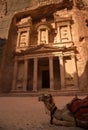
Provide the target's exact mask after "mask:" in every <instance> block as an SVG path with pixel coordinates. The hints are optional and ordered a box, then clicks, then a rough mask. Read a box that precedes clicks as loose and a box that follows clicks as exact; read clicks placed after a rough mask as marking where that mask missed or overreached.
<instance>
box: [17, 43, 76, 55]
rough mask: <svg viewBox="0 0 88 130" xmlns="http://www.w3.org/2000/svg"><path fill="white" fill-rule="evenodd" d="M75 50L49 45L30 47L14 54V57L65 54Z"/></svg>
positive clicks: (73, 48)
mask: <svg viewBox="0 0 88 130" xmlns="http://www.w3.org/2000/svg"><path fill="white" fill-rule="evenodd" d="M71 50H75V47H68V48H66V47H58V46H53V45H49V44H47V45H46V44H41V45H37V46H32V47H29V48H27V49H26V50H20V51H19V52H16V53H15V55H26V54H41V53H48V52H51V53H52V52H60V51H61V52H66V51H71Z"/></svg>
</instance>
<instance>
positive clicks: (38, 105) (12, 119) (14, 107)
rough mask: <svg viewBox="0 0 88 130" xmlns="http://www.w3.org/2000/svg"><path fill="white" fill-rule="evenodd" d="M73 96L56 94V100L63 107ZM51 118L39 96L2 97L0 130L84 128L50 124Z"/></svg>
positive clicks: (0, 103)
mask: <svg viewBox="0 0 88 130" xmlns="http://www.w3.org/2000/svg"><path fill="white" fill-rule="evenodd" d="M72 98H73V97H72V96H69V97H67V96H63V97H62V96H55V97H54V100H55V103H56V105H57V106H58V107H60V108H62V107H63V105H64V104H66V103H67V102H69V101H70V100H71V99H72ZM49 119H50V117H49V115H47V114H45V109H44V104H43V103H42V102H39V101H38V97H0V130H83V129H81V128H76V127H63V126H54V125H50V124H49Z"/></svg>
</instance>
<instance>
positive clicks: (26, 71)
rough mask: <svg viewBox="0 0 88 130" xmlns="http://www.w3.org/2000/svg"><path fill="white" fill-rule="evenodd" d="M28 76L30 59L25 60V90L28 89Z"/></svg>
mask: <svg viewBox="0 0 88 130" xmlns="http://www.w3.org/2000/svg"><path fill="white" fill-rule="evenodd" d="M27 78H28V60H27V59H25V61H24V80H23V91H27Z"/></svg>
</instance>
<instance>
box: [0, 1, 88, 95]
mask: <svg viewBox="0 0 88 130" xmlns="http://www.w3.org/2000/svg"><path fill="white" fill-rule="evenodd" d="M0 2H1V4H0V9H1V12H0V48H1V49H0V52H1V53H0V57H1V60H0V63H1V64H0V90H1V92H25V91H26V92H31V91H36V92H38V91H41V90H42V91H45V90H46V91H54V90H55V91H58V92H60V91H61V92H62V91H63V92H67V93H68V94H69V91H71V92H72V91H75V92H82V91H84V92H88V81H87V79H88V11H87V4H88V3H87V1H84V0H83V1H82V0H79V1H76V0H34V1H32V0H30V1H29V0H25V1H24V0H19V1H17V0H15V1H10V0H1V1H0ZM19 5H20V6H19Z"/></svg>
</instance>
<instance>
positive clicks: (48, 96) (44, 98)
mask: <svg viewBox="0 0 88 130" xmlns="http://www.w3.org/2000/svg"><path fill="white" fill-rule="evenodd" d="M52 100H53V98H52V95H51V94H41V95H40V96H39V101H42V102H48V103H51V102H52Z"/></svg>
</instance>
